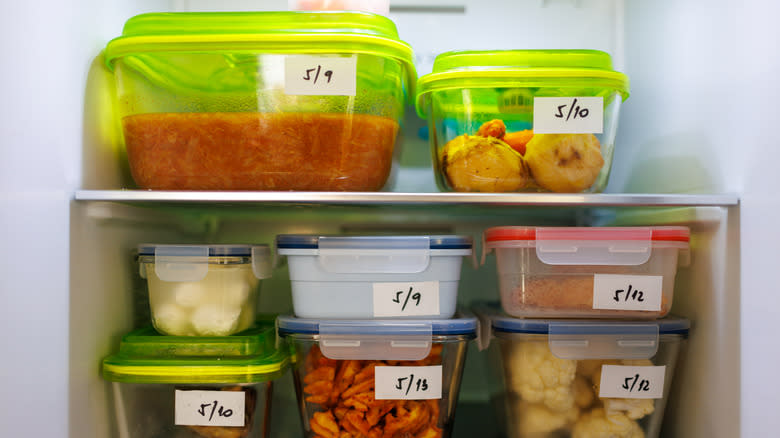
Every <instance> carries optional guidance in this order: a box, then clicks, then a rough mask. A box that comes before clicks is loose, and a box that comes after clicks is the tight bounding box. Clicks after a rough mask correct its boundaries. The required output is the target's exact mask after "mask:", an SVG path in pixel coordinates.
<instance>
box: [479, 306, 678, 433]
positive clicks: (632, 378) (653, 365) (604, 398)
mask: <svg viewBox="0 0 780 438" xmlns="http://www.w3.org/2000/svg"><path fill="white" fill-rule="evenodd" d="M474 310H475V312H476V313H477V315H478V316H479V318H480V321H481V323H482V327H483V329H484V330H483V333H482V335H481V339H480V345H481V348H483V349H484V348H487V350H488V354H487V355H486V358H488V360H489V367H488V368H489V369H490V370H491V371H490V372H489V373H488V376H487V377H488V380H489V382H490V392H491V397H492V399H493V400H494V402H495V405H496V407H497V409H496V410H495V411H496V413H497V415H498V421H499V423H500V424H501V425H502V427H503V428H504V430H505V433H506V435H507V436H517V437H530V436H534V437H536V436H556V437H557V436H566V437H569V436H572V437H579V436H592V435H587V434H588V433H591V434H592V433H594V432H593V431H597V432H596V433H597V435H596V436H607V435H598V433H601V434H604V433H607V431H610V433H611V434H612V435H609V436H620V437H642V436H644V437H657V436H658V434H659V432H660V430H661V423H662V420H663V411H664V407H665V406H666V399H667V397H668V395H669V391H670V388H671V385H672V383H673V382H672V377H673V375H674V368H675V365H676V363H677V360H678V357H679V355H680V353H681V349H682V345H683V341H684V340H685V339H686V338H687V337H688V331H689V328H690V321H688V320H687V319H683V318H676V317H667V318H663V319H659V320H655V321H639V320H637V321H617V320H602V321H598V320H593V319H517V318H512V317H509V316H506V315H505V314H504V313H502V312H501V310H500V307H499V306H498V304H497V303H495V304H489V305H487V304H481V305H478V306H476V307H475V309H474ZM598 431H601V432H598Z"/></svg>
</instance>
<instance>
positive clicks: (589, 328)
mask: <svg viewBox="0 0 780 438" xmlns="http://www.w3.org/2000/svg"><path fill="white" fill-rule="evenodd" d="M474 312H475V313H476V314H477V316H478V317H479V319H480V322H481V324H482V327H483V330H482V334H481V338H480V348H481V349H484V348H487V346H488V345H489V344H490V341H491V338H493V337H495V338H500V339H507V340H522V339H524V338H525V337H527V336H532V335H544V336H546V337H547V342H548V344H549V346H550V351H551V352H552V353H553V354H554V355H555V356H557V357H560V358H562V359H578V360H579V359H648V358H651V357H653V356H655V354H656V353H657V352H658V346H659V343H660V342H661V336H667V337H668V336H673V337H676V338H678V339H684V338H687V336H688V330H689V329H690V321H689V320H687V319H684V318H678V317H666V318H663V319H659V320H655V321H631V320H624V321H623V320H603V321H598V320H593V319H519V318H512V317H510V316H506V315H505V314H504V313H503V312H501V309H500V307H499V305H498V303H480V304H477V305H476V306H475V307H474Z"/></svg>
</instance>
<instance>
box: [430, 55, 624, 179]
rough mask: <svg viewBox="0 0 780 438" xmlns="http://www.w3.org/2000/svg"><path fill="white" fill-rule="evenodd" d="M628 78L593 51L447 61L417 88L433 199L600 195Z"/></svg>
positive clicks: (439, 62) (453, 57) (445, 58)
mask: <svg viewBox="0 0 780 438" xmlns="http://www.w3.org/2000/svg"><path fill="white" fill-rule="evenodd" d="M626 98H628V78H627V77H626V76H625V75H624V74H623V73H620V72H617V71H614V70H613V69H612V60H611V58H610V56H609V55H608V54H607V53H604V52H599V51H595V50H508V51H464V52H448V53H443V54H441V55H439V56H437V57H436V60H435V62H434V65H433V72H432V73H431V74H428V75H425V76H423V77H421V78H420V80H419V82H418V93H417V112H418V114H419V115H420V116H421V117H423V118H427V119H428V121H429V123H428V126H429V130H430V132H431V136H430V139H431V147H432V152H433V162H434V166H435V171H436V181H437V184H438V186H439V188H440V189H442V190H452V191H458V192H528V191H546V192H560V193H579V192H600V191H602V190H603V189H604V187H605V186H606V184H607V179H608V177H609V172H610V168H611V164H612V152H613V149H614V142H615V134H616V132H617V123H618V113H619V111H620V105H621V103H622V102H623V101H624V100H625V99H626Z"/></svg>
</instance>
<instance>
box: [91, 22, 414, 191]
mask: <svg viewBox="0 0 780 438" xmlns="http://www.w3.org/2000/svg"><path fill="white" fill-rule="evenodd" d="M105 57H106V62H107V64H108V67H109V68H110V69H111V70H112V71H113V72H114V74H115V78H116V91H117V99H116V104H117V113H118V115H119V117H120V118H121V125H122V130H123V133H124V142H125V145H126V149H127V156H128V159H129V164H130V170H131V173H132V175H133V179H134V180H135V182H136V183H137V184H138V186H140V187H142V188H146V189H163V190H180V189H186V190H334V191H343V190H352V191H373V190H379V189H381V188H382V187H383V186H384V185H385V183H386V182H387V180H388V176H389V175H390V171H391V167H392V165H393V162H394V153H393V152H394V146H395V143H396V138H397V137H398V130H399V125H400V122H401V119H402V117H403V113H404V104H405V101H406V100H407V96H410V95H411V93H413V86H414V80H415V79H416V77H417V74H416V72H415V69H414V66H413V64H412V50H411V48H410V47H409V45H407V44H406V43H404V42H402V41H400V40H399V38H398V33H397V30H396V27H395V25H394V24H393V22H392V21H390V20H389V19H388V18H386V17H382V16H380V15H374V14H369V13H363V12H235V13H224V12H219V13H217V12H213V13H154V14H144V15H139V16H136V17H133V18H131V19H130V20H128V21H127V22H126V23H125V26H124V30H123V33H122V36H120V37H118V38H116V39H114V40H112V41H111V42H109V43H108V45H107V47H106V50H105Z"/></svg>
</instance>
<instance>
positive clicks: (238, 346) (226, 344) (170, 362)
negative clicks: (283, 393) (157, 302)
mask: <svg viewBox="0 0 780 438" xmlns="http://www.w3.org/2000/svg"><path fill="white" fill-rule="evenodd" d="M275 345H276V334H275V330H274V327H273V325H272V324H267V323H262V324H257V325H255V326H253V327H252V328H250V329H247V330H245V331H243V332H241V333H238V334H236V335H233V336H222V337H196V336H165V335H161V334H158V333H157V332H156V331H155V330H154V329H153V328H151V327H147V328H142V329H139V330H135V331H133V332H130V333H128V334H127V335H125V336H124V337H123V338H122V341H121V344H120V347H119V352H118V353H117V354H115V355H112V356H109V357H107V358H106V359H104V360H103V377H104V378H105V379H106V380H109V381H113V382H123V383H180V384H209V383H259V382H266V381H269V380H275V379H277V378H279V377H281V375H282V374H283V373H284V372H285V370H286V369H287V366H288V363H289V357H288V355H287V353H286V352H285V351H284V350H277V349H276V347H275Z"/></svg>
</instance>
